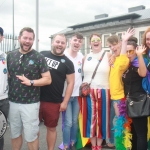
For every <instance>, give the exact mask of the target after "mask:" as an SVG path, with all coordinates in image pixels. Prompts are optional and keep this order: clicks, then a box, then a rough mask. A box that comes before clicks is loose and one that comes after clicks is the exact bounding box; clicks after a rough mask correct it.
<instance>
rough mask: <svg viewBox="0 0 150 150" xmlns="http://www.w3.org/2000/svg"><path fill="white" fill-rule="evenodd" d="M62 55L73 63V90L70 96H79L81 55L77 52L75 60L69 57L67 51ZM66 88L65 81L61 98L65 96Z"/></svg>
mask: <svg viewBox="0 0 150 150" xmlns="http://www.w3.org/2000/svg"><path fill="white" fill-rule="evenodd" d="M64 54H65V55H66V56H67V57H68V58H69V59H70V60H71V61H72V62H73V64H74V70H75V83H74V88H73V92H72V95H71V96H79V87H80V85H81V83H82V59H83V55H82V53H80V52H78V53H77V56H76V57H75V58H73V57H71V56H70V54H69V53H68V51H67V50H65V52H64ZM66 87H67V82H66V81H65V85H64V91H63V97H64V95H65V91H66Z"/></svg>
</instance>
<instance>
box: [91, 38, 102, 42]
mask: <svg viewBox="0 0 150 150" xmlns="http://www.w3.org/2000/svg"><path fill="white" fill-rule="evenodd" d="M100 41H101V39H100V38H96V39H95V38H92V39H91V42H100Z"/></svg>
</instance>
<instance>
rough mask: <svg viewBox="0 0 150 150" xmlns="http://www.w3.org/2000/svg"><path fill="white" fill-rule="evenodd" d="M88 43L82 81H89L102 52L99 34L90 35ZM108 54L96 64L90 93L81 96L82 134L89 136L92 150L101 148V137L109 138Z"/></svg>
mask: <svg viewBox="0 0 150 150" xmlns="http://www.w3.org/2000/svg"><path fill="white" fill-rule="evenodd" d="M90 45H91V50H92V51H91V52H90V53H89V54H87V56H86V57H85V60H84V65H83V71H84V80H83V82H87V83H90V81H91V78H92V74H93V72H94V70H95V67H96V65H97V63H98V61H99V60H100V58H101V56H102V54H103V53H104V50H102V42H101V37H100V35H99V34H92V35H91V37H90ZM109 56H110V54H109V53H108V52H106V53H105V55H104V57H103V59H102V60H101V62H100V64H99V66H98V69H97V72H96V75H95V77H94V79H93V80H92V82H91V93H90V95H88V96H87V97H83V98H82V114H83V136H84V137H88V138H90V141H91V144H92V150H101V148H102V147H101V144H102V141H103V139H108V138H110V131H109V117H110V116H109V114H110V113H109V112H110V92H109V71H110V66H109Z"/></svg>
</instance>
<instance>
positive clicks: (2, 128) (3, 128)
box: [0, 111, 7, 138]
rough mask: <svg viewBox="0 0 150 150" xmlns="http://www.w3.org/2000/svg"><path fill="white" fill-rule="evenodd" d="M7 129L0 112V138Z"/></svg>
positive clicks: (3, 116)
mask: <svg viewBox="0 0 150 150" xmlns="http://www.w3.org/2000/svg"><path fill="white" fill-rule="evenodd" d="M6 129H7V121H6V117H5V115H4V114H3V112H2V111H0V138H2V137H3V135H4V134H5V132H6Z"/></svg>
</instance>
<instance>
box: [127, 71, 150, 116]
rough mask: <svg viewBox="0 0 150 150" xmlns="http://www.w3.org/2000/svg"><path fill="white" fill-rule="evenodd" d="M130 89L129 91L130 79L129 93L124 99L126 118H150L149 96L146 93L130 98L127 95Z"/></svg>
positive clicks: (130, 96)
mask: <svg viewBox="0 0 150 150" xmlns="http://www.w3.org/2000/svg"><path fill="white" fill-rule="evenodd" d="M132 70H133V69H132ZM131 78H132V74H131ZM141 86H142V85H141ZM130 89H131V79H130V86H129V92H128V95H127V98H126V109H127V114H128V116H129V117H130V118H136V117H146V116H150V95H149V94H148V93H143V94H138V95H135V96H132V95H130V94H129V93H130Z"/></svg>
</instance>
